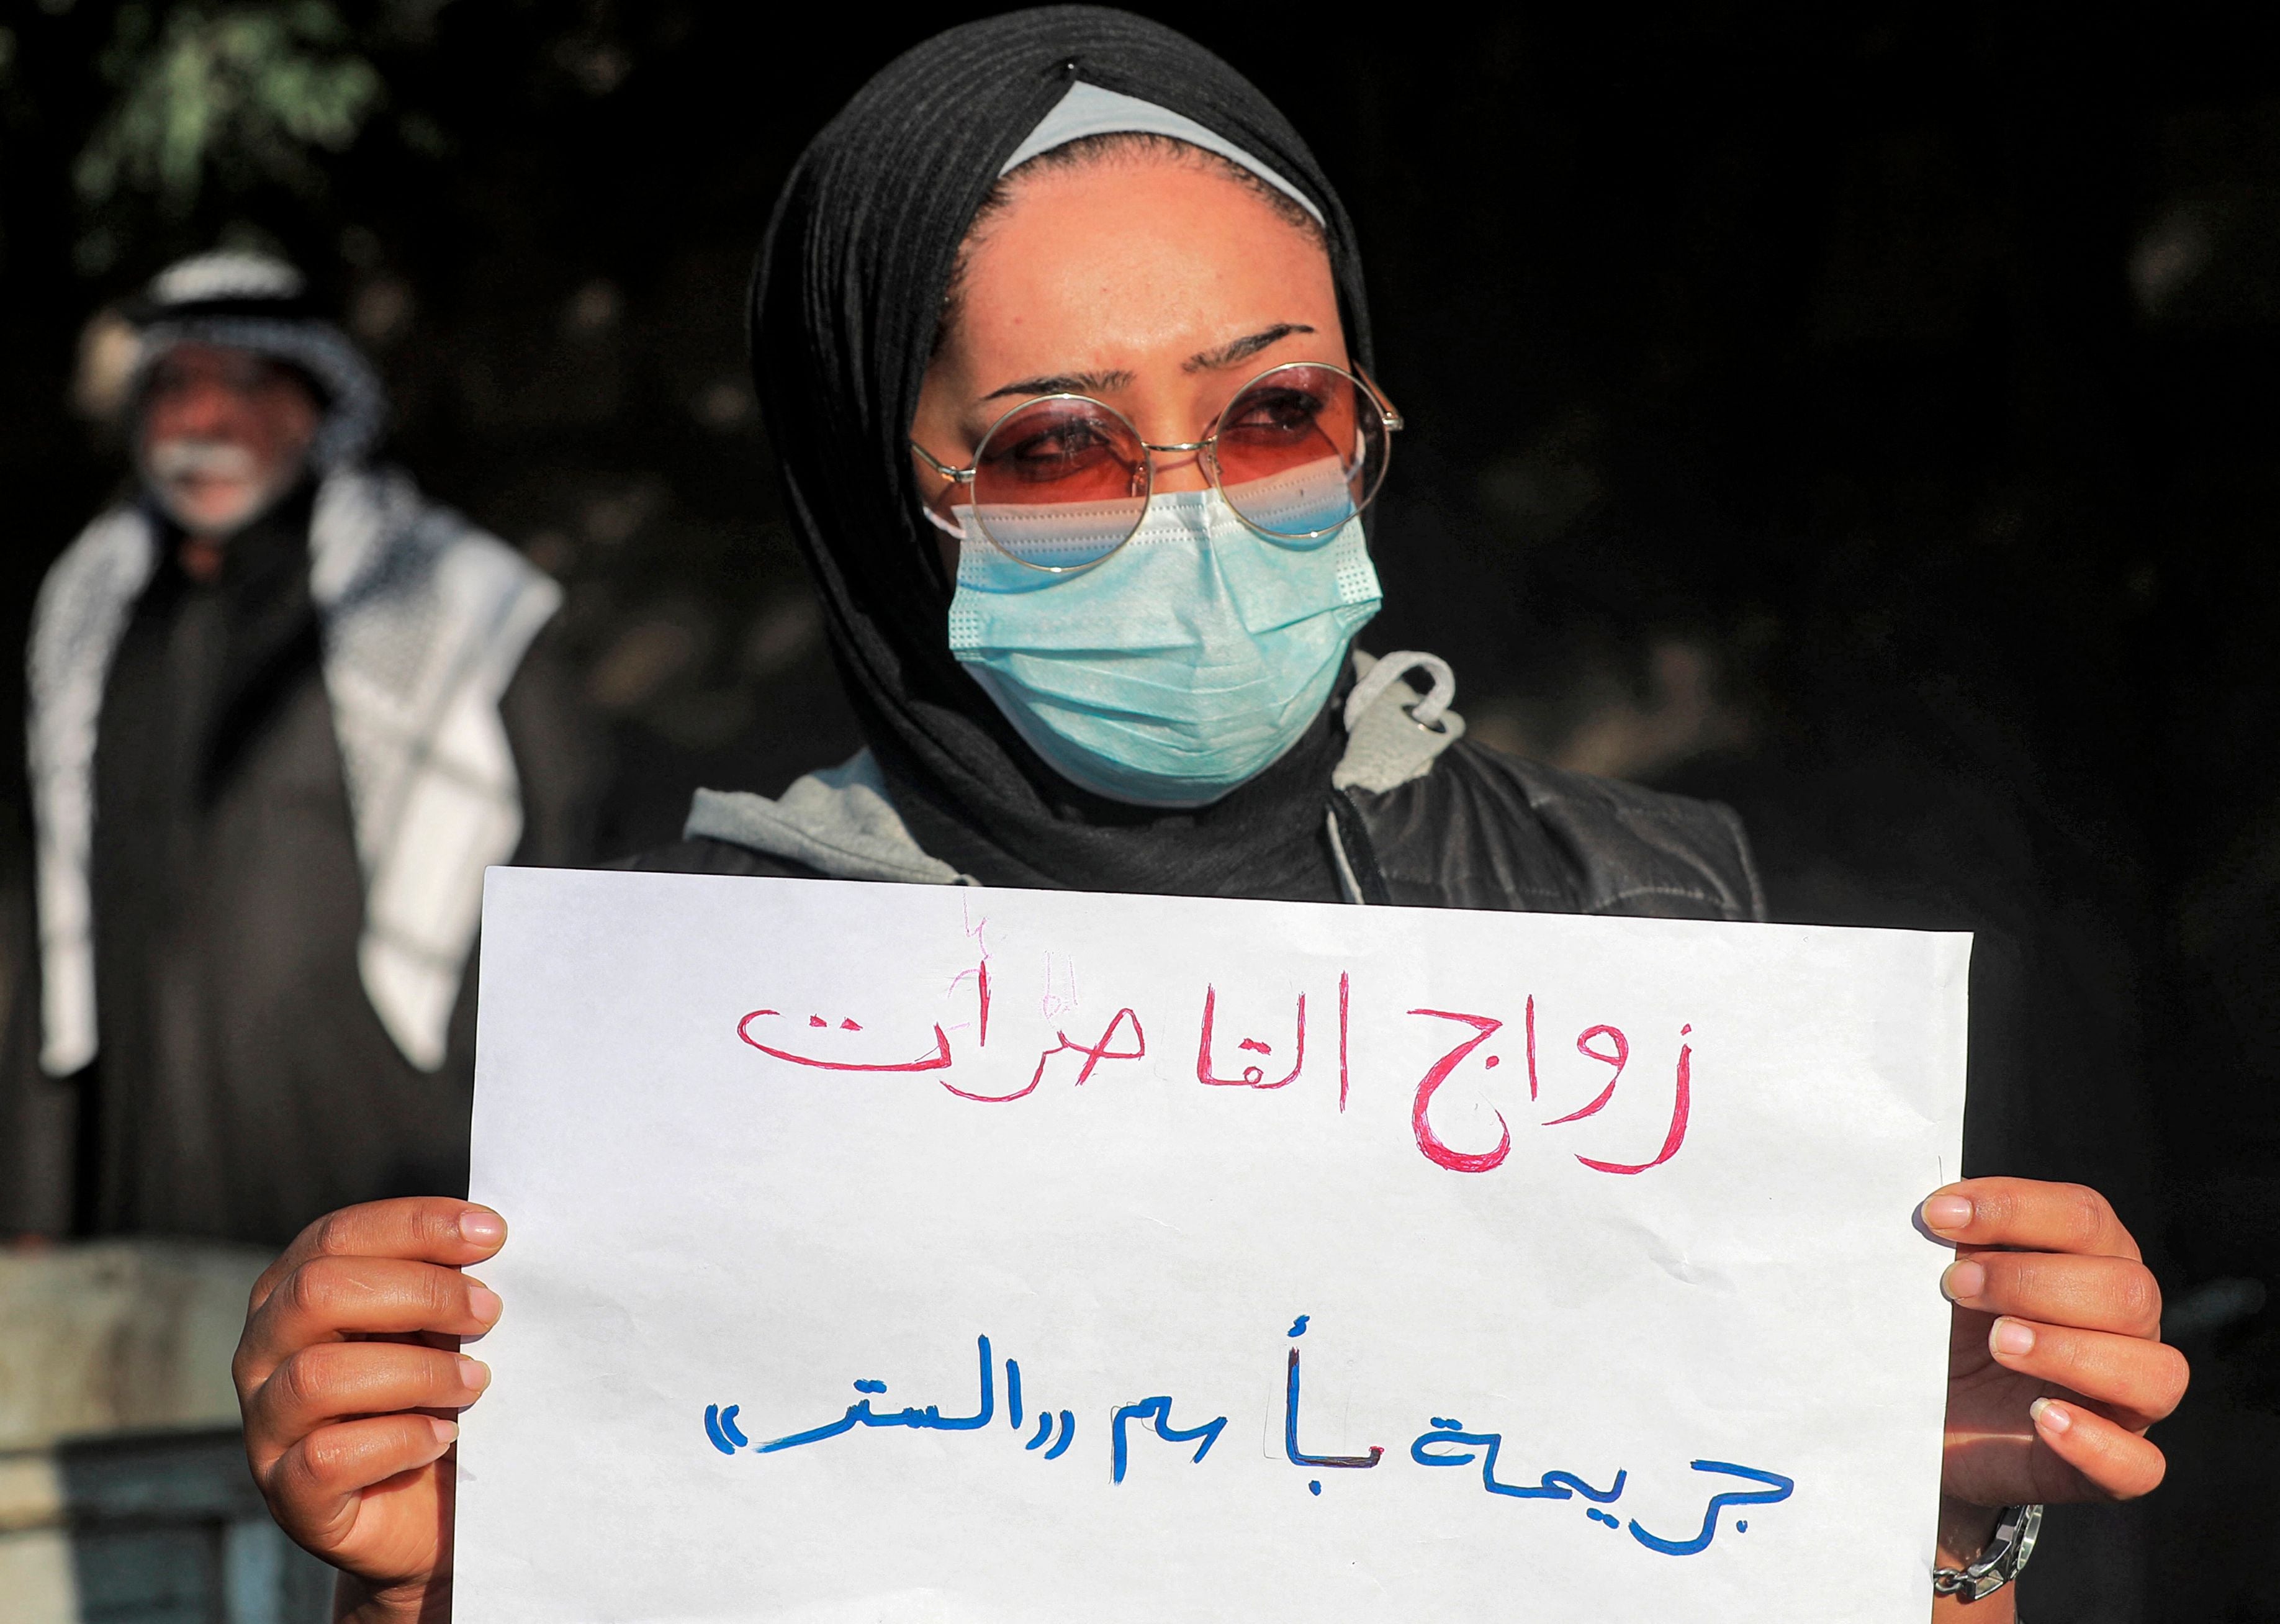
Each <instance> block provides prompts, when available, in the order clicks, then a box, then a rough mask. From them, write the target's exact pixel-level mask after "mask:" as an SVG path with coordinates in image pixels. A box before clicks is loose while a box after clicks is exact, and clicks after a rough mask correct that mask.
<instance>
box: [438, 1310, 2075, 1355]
mask: <svg viewBox="0 0 2280 1624" xmlns="http://www.w3.org/2000/svg"><path fill="white" fill-rule="evenodd" d="M1987 1345H1988V1346H1989V1347H1991V1348H1992V1349H1994V1350H1995V1351H1996V1352H1998V1353H2008V1354H2011V1355H2013V1356H2014V1357H2016V1356H2017V1355H2019V1354H2022V1353H2032V1352H2033V1351H2035V1328H2034V1327H2032V1326H2030V1325H2029V1324H2027V1323H2026V1322H2025V1321H2024V1320H1997V1321H1995V1328H1994V1329H1993V1330H1992V1331H1991V1332H1989V1333H1988V1336H1987ZM468 1362H469V1363H470V1364H472V1363H474V1361H473V1360H472V1359H471V1360H469V1361H468Z"/></svg>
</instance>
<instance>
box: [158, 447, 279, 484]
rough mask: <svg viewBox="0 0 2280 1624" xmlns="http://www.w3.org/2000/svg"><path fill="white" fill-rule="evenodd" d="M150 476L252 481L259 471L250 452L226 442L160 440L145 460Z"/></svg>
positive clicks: (172, 479)
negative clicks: (148, 466)
mask: <svg viewBox="0 0 2280 1624" xmlns="http://www.w3.org/2000/svg"><path fill="white" fill-rule="evenodd" d="M146 460H147V461H148V463H149V465H150V474H151V477H152V478H154V479H157V480H161V481H174V480H186V479H216V480H251V479H254V478H256V477H258V475H259V473H260V472H261V465H260V464H259V463H258V461H257V460H256V459H255V458H254V455H253V453H252V452H250V451H249V450H246V449H245V448H244V447H243V446H242V445H235V444H232V443H230V442H229V441H227V440H161V441H160V442H158V444H156V445H154V446H152V447H151V448H150V451H149V453H148V456H147V458H146Z"/></svg>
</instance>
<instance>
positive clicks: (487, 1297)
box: [467, 1286, 505, 1325]
mask: <svg viewBox="0 0 2280 1624" xmlns="http://www.w3.org/2000/svg"><path fill="white" fill-rule="evenodd" d="M504 1306H505V1305H504V1304H502V1303H501V1302H500V1301H499V1294H498V1293H497V1292H496V1291H494V1290H492V1289H490V1288H489V1286H469V1287H468V1288H467V1312H469V1313H471V1314H473V1315H474V1317H475V1318H476V1319H478V1320H481V1321H482V1322H483V1323H484V1324H485V1325H489V1324H490V1323H491V1321H493V1320H497V1318H498V1317H499V1310H500V1309H501V1308H502V1307H504Z"/></svg>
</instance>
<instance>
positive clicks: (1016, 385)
mask: <svg viewBox="0 0 2280 1624" xmlns="http://www.w3.org/2000/svg"><path fill="white" fill-rule="evenodd" d="M1131 387H1132V374H1131V373H1129V372H1126V371H1122V370H1119V371H1116V372H1108V373H1052V374H1051V376H1049V377H1044V378H1017V379H1015V380H1014V381H1013V382H1011V383H1009V384H1007V385H1005V387H1004V388H1003V389H992V390H990V393H988V394H987V395H984V396H982V399H984V400H1003V399H1005V397H1006V396H1011V395H1019V396H1023V397H1024V398H1027V397H1028V396H1036V395H1109V394H1113V393H1114V392H1115V391H1116V390H1118V389H1130V388H1131Z"/></svg>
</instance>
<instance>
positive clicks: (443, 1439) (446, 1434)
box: [428, 1415, 459, 1445]
mask: <svg viewBox="0 0 2280 1624" xmlns="http://www.w3.org/2000/svg"><path fill="white" fill-rule="evenodd" d="M428 1425H429V1426H430V1427H433V1428H435V1442H436V1443H441V1444H445V1445H448V1444H449V1443H451V1440H452V1439H454V1438H456V1437H458V1435H459V1423H458V1422H457V1421H447V1420H444V1419H443V1417H442V1416H440V1415H431V1416H429V1417H428Z"/></svg>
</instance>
